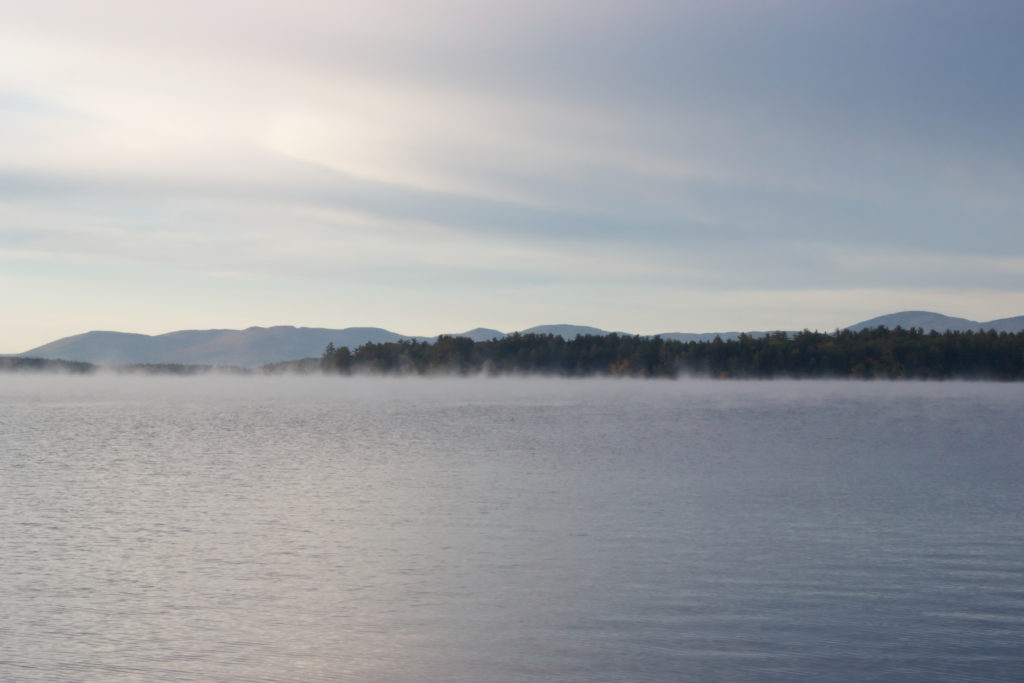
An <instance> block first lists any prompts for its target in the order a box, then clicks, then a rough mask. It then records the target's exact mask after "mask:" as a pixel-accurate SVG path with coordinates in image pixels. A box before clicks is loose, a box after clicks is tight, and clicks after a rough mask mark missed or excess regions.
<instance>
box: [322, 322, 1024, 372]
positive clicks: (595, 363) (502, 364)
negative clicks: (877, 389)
mask: <svg viewBox="0 0 1024 683" xmlns="http://www.w3.org/2000/svg"><path fill="white" fill-rule="evenodd" d="M320 365H321V367H322V368H323V369H324V370H326V371H329V372H341V373H352V372H374V373H398V374H434V373H458V374H469V373H488V374H503V373H530V374H549V375H565V376H587V375H620V376H637V377H677V376H680V375H701V376H710V377H733V378H758V379H770V378H776V377H792V378H813V377H850V378H864V379H870V378H888V379H897V378H920V379H951V378H972V379H999V380H1019V379H1022V378H1024V332H1021V333H1007V332H999V333H997V332H994V331H989V332H946V333H941V334H940V333H937V332H928V333H925V332H924V331H923V330H921V329H920V328H916V329H909V330H906V329H903V328H900V327H897V328H895V329H892V330H890V329H888V328H885V327H878V328H874V329H867V330H862V331H859V332H851V331H849V330H837V331H836V332H834V333H822V332H810V331H807V330H805V331H803V332H798V333H795V334H787V333H786V332H775V333H772V334H769V335H767V336H764V337H751V336H747V335H740V337H739V338H738V339H735V340H730V341H724V340H722V339H720V338H715V340H714V341H710V342H708V341H701V342H680V341H674V340H666V339H661V338H660V337H640V336H628V335H618V334H609V335H605V336H601V335H580V336H577V337H576V338H574V339H569V340H566V339H563V338H562V337H560V336H553V335H538V334H512V335H509V336H507V337H503V338H501V339H493V340H491V341H482V342H474V341H473V340H471V339H469V338H467V337H449V336H442V337H439V338H438V339H437V341H436V342H434V343H429V342H419V341H399V342H389V343H383V344H374V343H370V344H365V345H363V346H360V347H358V348H357V349H355V350H354V351H352V350H350V349H349V348H347V347H341V348H334V346H333V345H328V347H327V349H326V351H325V352H324V354H323V356H322V357H321V360H320Z"/></svg>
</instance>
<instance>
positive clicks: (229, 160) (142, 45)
mask: <svg viewBox="0 0 1024 683" xmlns="http://www.w3.org/2000/svg"><path fill="white" fill-rule="evenodd" d="M3 14H4V35H3V40H2V41H0V149H3V154H2V155H0V261H2V262H3V264H5V267H4V269H3V271H2V272H0V285H3V286H5V287H6V288H7V289H8V290H10V291H13V290H19V289H20V290H25V289H26V287H25V286H24V285H25V284H26V280H25V279H24V278H26V277H29V275H28V273H29V272H30V271H31V272H45V273H46V274H47V276H48V277H50V278H53V282H54V284H53V285H52V286H53V287H63V288H65V289H67V290H71V289H75V288H78V289H81V288H83V287H84V288H85V289H88V288H89V286H90V283H89V282H85V281H83V279H85V280H87V279H88V278H89V277H92V276H91V275H88V274H86V271H87V270H88V268H87V264H89V263H92V264H100V263H102V264H106V265H107V266H108V267H110V268H113V269H115V270H116V271H117V272H118V273H119V274H120V275H119V277H122V278H124V279H125V288H131V289H133V290H139V291H145V290H146V288H147V287H148V285H147V282H146V279H145V278H140V277H139V276H138V275H136V274H135V270H134V265H133V264H147V265H146V268H147V269H148V270H149V272H150V274H155V273H159V274H161V277H165V278H167V279H168V280H170V281H173V280H184V279H187V278H193V279H200V280H203V281H204V282H214V281H216V279H217V278H220V279H221V280H223V279H231V280H232V281H234V282H243V281H244V282H246V283H248V285H247V286H248V287H249V288H250V289H249V291H256V290H258V291H261V292H266V291H272V290H273V288H274V287H278V288H281V287H282V284H281V283H282V282H284V281H288V283H289V284H288V286H287V288H286V289H287V291H289V292H291V293H292V294H293V295H294V297H295V298H296V299H299V300H302V301H303V302H307V303H304V304H301V305H298V306H292V307H291V308H286V307H281V308H280V309H275V308H274V306H271V305H269V304H268V306H267V307H266V309H265V311H267V312H266V315H271V314H272V313H273V311H275V310H281V311H282V314H284V315H299V316H300V317H301V318H302V319H290V320H278V321H277V322H296V323H306V324H336V325H344V324H347V323H348V322H349V321H348V320H346V319H335V318H334V317H331V318H330V319H326V317H327V316H335V315H336V313H335V312H332V313H330V314H328V313H326V312H324V311H326V310H327V307H325V306H324V305H323V304H322V302H323V301H324V300H328V299H329V298H330V297H331V290H332V288H335V289H338V290H347V291H352V289H353V288H358V289H359V291H360V292H362V294H363V295H364V297H365V300H366V301H368V302H371V303H372V306H369V305H368V306H367V307H365V308H364V309H362V310H363V313H362V314H361V315H362V318H361V319H362V320H363V321H364V322H367V321H369V322H374V321H373V320H368V319H369V318H373V315H374V311H377V312H378V313H379V314H380V317H381V320H379V321H377V322H380V323H383V322H384V319H385V318H386V319H398V320H401V312H402V311H405V312H406V313H407V314H408V315H409V316H410V319H412V318H413V317H415V315H416V312H415V311H413V310H412V307H411V306H409V305H407V304H406V301H408V300H409V299H410V298H412V299H415V297H416V296H421V295H422V296H424V297H429V296H430V295H431V294H432V295H433V297H434V298H435V299H438V300H439V299H445V298H448V299H450V298H451V297H455V296H465V297H467V300H472V301H476V302H477V303H474V304H472V305H469V304H467V306H466V307H465V309H464V311H463V313H461V314H455V313H453V314H452V315H451V316H448V317H446V318H445V319H447V320H450V323H449V324H443V323H440V322H439V323H438V324H439V326H440V328H452V329H454V328H456V327H459V326H460V325H462V326H467V327H471V326H475V325H477V324H488V325H491V326H495V327H499V328H507V327H510V326H512V325H510V324H507V323H505V322H503V319H502V318H501V315H503V313H502V311H505V312H506V313H507V315H508V318H509V321H510V322H511V321H512V320H513V319H514V320H518V321H519V322H521V323H522V324H523V325H524V326H525V325H529V324H533V323H534V322H537V320H538V319H547V320H549V321H550V320H559V319H563V318H568V317H570V314H572V315H571V317H574V318H575V319H576V321H577V322H590V323H594V324H601V325H604V326H607V327H616V328H624V327H628V326H629V325H633V326H634V327H637V328H643V329H646V330H655V331H656V330H659V329H662V328H664V329H670V328H676V329H690V328H692V329H708V327H709V326H711V325H712V322H715V324H718V323H723V324H724V322H725V321H728V320H732V321H735V322H734V323H732V324H730V325H728V326H729V327H734V328H735V327H744V326H752V325H753V321H754V320H759V319H762V318H763V316H762V315H761V313H760V312H762V311H769V312H771V314H772V315H777V316H779V317H780V322H779V323H778V326H784V324H783V322H782V319H786V320H790V321H793V320H795V319H797V318H799V319H802V320H809V319H810V318H813V316H814V315H822V316H825V317H828V316H827V313H828V310H827V309H828V305H829V304H828V303H827V302H832V303H831V305H832V306H833V308H834V309H835V312H836V313H835V316H834V317H839V318H844V319H846V318H854V319H856V317H857V315H859V313H857V312H861V311H864V312H867V313H870V314H871V315H874V314H877V313H882V312H886V311H887V310H889V309H891V308H893V306H894V304H895V302H896V301H900V302H904V301H905V302H906V305H907V306H908V307H912V308H926V307H928V305H929V302H930V303H934V304H936V307H938V308H943V309H944V307H943V306H942V305H941V303H942V302H943V301H953V300H954V299H955V300H959V299H956V297H952V298H951V295H950V292H952V291H961V292H963V294H962V297H966V299H964V301H965V303H964V306H965V307H966V308H968V309H969V308H970V305H968V303H966V302H967V301H968V300H969V301H972V302H973V305H974V306H976V307H978V308H986V307H987V308H988V309H992V308H996V307H1000V306H1002V307H1003V310H1002V311H1001V314H1003V315H1013V314H1016V313H1018V311H1016V310H1015V309H1013V307H1014V306H1016V305H1017V303H1018V302H1017V299H1015V298H1014V295H1013V291H1015V290H1020V289H1021V288H1022V285H1024V279H1022V278H1024V273H1021V270H1020V268H1019V263H1020V260H1021V258H1024V231H1020V230H1019V229H1017V228H1018V227H1019V224H1020V221H1021V219H1022V218H1024V192H1021V189H1022V187H1024V142H1022V140H1024V138H1021V136H1020V135H1019V132H1018V128H1019V121H1020V120H1021V118H1022V117H1024V96H1022V95H1021V89H1020V88H1017V87H1015V84H1016V82H1017V81H1019V76H1020V75H1021V74H1020V70H1021V67H1020V65H1021V64H1024V51H1022V50H1024V48H1022V44H1021V42H1020V41H1019V40H1018V39H1017V37H1016V35H1015V33H1014V31H1013V28H1012V27H1015V26H1019V25H1020V22H1021V20H1024V10H1022V9H1021V6H1020V5H1019V3H1010V2H992V3H981V4H977V3H972V4H963V3H944V2H939V3H935V2H923V1H922V2H908V3H894V4H893V3H891V4H884V3H859V4H847V5H836V4H821V3H815V2H804V1H803V0H788V1H785V2H778V3H756V4H751V3H745V2H723V3H703V2H701V3H698V2H661V1H660V0H644V1H642V2H639V3H629V4H624V3H620V2H603V1H601V2H582V1H576V0H570V1H567V2H559V3H554V4H552V3H550V2H540V1H539V0H525V1H524V2H518V3H478V2H467V1H464V0H441V1H440V2H436V1H432V2H420V1H414V0H400V1H398V2H389V3H385V4H383V5H381V6H369V5H366V3H355V2H327V1H323V2H321V1H319V0H304V1H303V2H298V3H295V2H291V3H284V2H278V1H276V0H274V1H268V2H261V3H251V2H241V1H236V0H225V1H224V2H217V3H200V2H197V1H195V0H181V1H180V2H176V3H137V2H130V1H128V0H96V1H95V2H90V3H80V2H72V1H70V0H69V1H56V0H40V1H38V2H33V3H14V2H8V3H4V5H3ZM69 264H79V265H80V266H81V267H82V268H85V270H81V269H77V270H76V268H77V266H71V265H69ZM62 268H64V269H65V272H66V274H65V275H61V269H62ZM208 278H213V280H208ZM260 278H268V279H267V280H265V281H261V280H260ZM271 280H272V281H273V282H274V285H270V284H267V283H269V282H270V281H271ZM867 282H870V283H871V284H872V288H868V289H865V283H867ZM261 283H262V284H261ZM366 287H375V288H376V289H375V290H374V292H375V293H374V294H373V295H372V296H369V295H368V294H367V293H368V292H369V291H370V290H368V289H366ZM411 289H415V290H416V292H417V294H416V295H415V296H414V295H413V294H412V293H410V290H411ZM470 290H472V293H470ZM166 291H167V290H164V289H160V288H154V289H153V290H152V296H153V297H154V298H157V299H161V304H162V305H163V306H164V307H165V308H167V309H168V310H169V309H170V308H174V309H175V313H174V315H176V316H177V318H175V319H181V318H183V317H187V315H188V314H189V313H188V310H187V308H186V306H189V307H192V309H193V313H194V314H195V315H196V316H197V318H202V319H208V318H209V315H208V314H209V311H210V309H209V308H207V309H205V311H206V312H201V311H200V309H202V307H203V303H202V302H201V301H200V300H198V299H191V300H188V301H187V302H186V301H181V302H176V301H174V300H173V299H171V298H167V293H166ZM225 291H227V290H225ZM232 291H234V290H232ZM460 291H461V294H460V293H459V292H460ZM541 291H543V294H540V293H539V292H541ZM884 291H892V292H900V293H901V294H900V295H899V296H896V295H894V296H891V297H886V296H884V295H879V296H877V297H876V296H875V295H874V294H873V293H874V292H884ZM682 292H690V293H691V294H687V295H685V296H684V295H683V294H681V293H682ZM752 292H767V293H768V294H767V295H770V296H776V295H778V297H779V298H778V301H780V302H783V303H780V304H779V305H778V306H774V305H768V304H767V303H765V302H764V301H763V297H761V296H754V295H753V294H751V293H752ZM779 292H791V293H793V292H807V293H808V294H807V296H806V298H800V297H798V296H796V295H795V294H789V295H785V296H783V295H780V294H779ZM813 292H820V293H821V294H820V296H819V295H814V294H813ZM837 292H847V293H848V295H845V294H844V295H841V296H840V295H837V294H836V293H837ZM940 292H941V294H937V293H940ZM979 292H983V293H984V294H983V295H982V294H978V293H979ZM225 296H227V294H225ZM232 296H235V297H240V298H244V297H245V296H246V295H245V293H244V288H243V289H241V290H237V291H234V294H232ZM815 296H819V298H815ZM915 297H916V298H915ZM485 300H487V301H488V304H487V306H485V305H484V304H483V303H482V302H483V301H485ZM48 301H49V300H48ZM54 301H57V302H59V298H57V299H55V300H54ZM744 301H746V302H748V303H747V304H743V303H742V302H744ZM818 301H821V302H823V303H822V304H821V306H819V305H818V303H816V302H818ZM638 302H643V303H642V304H641V303H638ZM708 302H710V303H708ZM755 302H756V303H755ZM915 302H916V303H915ZM236 303H237V304H238V305H237V306H236V310H243V309H244V310H245V311H248V312H249V314H250V315H251V314H252V312H253V311H254V310H257V309H254V308H253V306H251V305H249V303H248V302H246V303H245V305H244V306H243V305H242V303H241V301H240V300H239V301H236ZM42 304H43V301H42V299H40V305H42ZM47 305H54V304H52V302H51V303H48V304H47ZM57 305H59V304H57ZM786 306H790V307H793V310H794V311H796V312H795V313H793V314H792V315H789V316H788V317H787V316H786V315H785V313H786V311H787V310H790V309H786V308H785V307H786ZM873 306H880V309H875V308H872V307H873ZM758 307H759V308H758ZM867 309H871V310H867ZM451 310H453V311H454V308H453V309H451ZM531 310H534V311H536V312H537V316H538V317H537V318H531V319H528V320H527V319H525V318H530V316H529V311H531ZM481 311H486V312H487V314H488V315H493V316H495V317H494V318H489V319H487V320H483V319H481V320H469V319H468V318H469V317H470V316H471V315H472V314H479V313H480V312H481ZM560 311H561V313H560ZM615 311H618V312H617V313H615ZM955 312H957V313H959V314H962V315H966V316H968V317H972V315H980V314H972V312H971V310H959V311H955ZM583 313H586V314H588V315H594V316H599V317H601V319H600V320H598V319H596V318H595V319H586V316H583V319H580V317H579V315H577V314H580V315H582V314H583ZM855 313H856V315H855ZM135 315H138V314H137V313H136V314H135ZM437 315H438V314H435V317H436V316H437ZM444 315H447V314H444ZM444 315H443V316H442V317H444ZM614 315H620V316H621V318H614ZM730 316H732V317H730ZM994 317H998V315H996V316H994ZM68 319H69V320H71V319H72V318H71V317H69V318H68ZM75 319H76V320H77V318H75ZM132 319H133V318H131V316H129V317H127V318H125V320H124V324H123V325H121V326H122V327H125V328H131V327H132V326H133V325H132ZM25 320H26V322H24V323H18V324H16V325H15V326H17V325H20V327H18V329H20V330H21V331H20V332H18V333H17V334H19V335H31V334H32V332H31V331H30V330H31V328H32V323H31V322H30V321H29V319H28V318H26V319H25ZM235 320H237V318H236V319H235ZM616 320H622V322H616ZM627 321H632V322H627ZM746 321H750V322H749V323H748V322H746ZM247 322H251V321H240V320H238V322H236V323H232V322H231V321H229V320H225V321H224V322H223V323H222V324H241V323H247ZM846 322H853V320H846ZM806 324H808V325H810V324H812V322H810V321H809V322H807V323H806ZM11 329H14V327H12V328H11ZM74 331H77V330H70V329H69V330H68V333H71V332H74ZM426 331H429V330H426ZM12 339H13V338H12ZM38 341H40V342H42V341H46V339H38ZM2 343H3V340H2V339H0V344H2ZM10 343H12V344H14V343H15V342H14V341H11V342H10Z"/></svg>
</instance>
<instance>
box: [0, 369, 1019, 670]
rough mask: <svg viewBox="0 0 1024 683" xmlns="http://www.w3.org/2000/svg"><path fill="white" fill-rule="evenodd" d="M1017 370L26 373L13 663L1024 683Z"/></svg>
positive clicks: (9, 548) (14, 437) (4, 542)
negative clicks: (845, 377)
mask: <svg viewBox="0 0 1024 683" xmlns="http://www.w3.org/2000/svg"><path fill="white" fill-rule="evenodd" d="M1022 414H1024V386H1022V385H1019V384H991V383H890V382H869V383H864V382H783V381H777V382H714V381H703V380H700V381H698V380H694V381H686V380H680V381H653V380H651V381H642V380H611V379H588V380H565V379H541V378H498V379H485V378H473V379H454V378H445V379H422V378H403V379H397V378H379V377H378V378H358V377H353V378H339V377H306V378H298V377H273V378H264V377H187V378H179V377H132V376H129V377H124V376H112V375H111V376H105V375H95V376H89V377H68V376H64V377H61V376H13V375H12V376H3V377H0V605H2V606H3V608H2V609H0V679H3V680H55V679H56V680H247V681H248V680H353V681H367V680H369V681H395V680H398V681H432V680H460V681H480V680H496V681H550V680H565V681H621V680H636V681H643V680H647V681H676V680H694V681H706V680H728V681H734V680H777V681H788V680H922V681H924V680H927V681H935V680H1005V681H1010V680H1017V679H1018V677H1019V672H1020V671H1021V670H1024V654H1022V653H1024V551H1022V550H1021V549H1022V548H1024V519H1022V517H1021V510H1022V509H1024V455H1022V451H1024V449H1022V448H1021V444H1022V443H1024V424H1022V422H1024V421H1022V420H1021V415H1022Z"/></svg>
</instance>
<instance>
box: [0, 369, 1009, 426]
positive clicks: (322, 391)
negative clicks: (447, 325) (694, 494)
mask: <svg viewBox="0 0 1024 683" xmlns="http://www.w3.org/2000/svg"><path fill="white" fill-rule="evenodd" d="M993 392H995V393H994V394H993ZM981 395H984V396H988V397H992V396H993V395H994V396H996V397H997V398H1000V399H1004V400H1005V401H1006V402H1007V403H1008V404H1009V403H1013V402H1018V403H1019V401H1020V400H1021V398H1022V395H1021V385H1020V384H1018V383H993V382H970V381H950V382H863V381H849V380H817V381H813V382H806V381H800V380H792V379H779V380H774V381H771V382H752V381H737V382H723V381H720V380H715V379H711V378H707V377H704V378H690V379H680V380H678V381H669V382H651V381H646V380H642V379H639V378H613V377H590V378H564V377H541V376H510V375H506V376H499V377H490V376H486V375H476V376H472V377H452V376H447V375H446V376H433V377H423V376H380V375H352V376H344V377H337V376H328V375H323V374H314V375H277V376H268V375H261V374H248V375H232V374H221V373H208V374H204V375H190V376H187V377H182V376H174V375H152V374H150V375H146V374H119V373H114V372H96V373H93V374H88V375H83V374H57V373H34V374H28V373H9V374H6V375H5V376H3V378H2V379H0V405H2V404H3V403H18V404H21V405H25V404H31V403H37V404H40V405H58V404H73V403H79V402H81V403H94V402H110V401H113V402H118V403H122V402H123V403H125V404H126V405H127V404H135V403H140V402H141V403H147V404H154V403H155V404H160V403H169V404H170V403H174V404H181V403H188V404H190V405H192V406H193V407H194V409H195V410H203V409H204V406H208V407H209V406H216V405H224V404H248V405H264V406H266V409H267V410H272V411H276V410H279V409H280V407H281V406H282V405H288V406H291V407H292V408H295V409H298V408H300V407H304V408H302V410H303V411H305V412H308V414H310V415H314V414H315V415H321V414H322V415H324V416H325V419H329V418H330V415H331V414H332V412H333V411H334V410H337V409H339V407H340V408H342V409H344V406H349V407H350V408H351V409H358V406H360V405H364V404H377V403H379V404H389V405H395V406H398V405H405V404H422V403H429V404H433V405H437V406H460V405H464V406H471V405H477V404H495V403H497V404H510V405H520V404H521V405H531V406H539V407H543V406H559V405H568V404H591V403H594V404H598V403H600V404H603V405H605V406H606V407H607V406H608V405H615V404H616V402H618V401H623V402H633V401H637V400H639V401H641V402H648V401H649V402H652V405H653V404H658V403H663V402H670V403H672V402H681V403H680V405H690V404H691V403H690V399H692V400H695V401H699V402H700V403H703V404H705V405H708V404H710V405H711V406H712V407H715V406H717V407H718V408H721V409H722V410H733V409H736V408H737V407H738V406H740V405H746V406H747V407H748V408H749V406H750V405H764V406H769V405H771V406H775V407H776V408H777V407H778V406H779V405H780V404H783V405H786V404H788V405H789V406H790V407H791V408H793V409H801V406H804V407H806V408H807V409H808V410H811V409H813V407H814V406H815V405H816V404H817V403H818V402H820V401H838V402H839V403H842V402H843V401H856V400H860V399H863V398H864V397H871V398H872V399H879V400H902V399H914V398H915V397H929V398H964V397H971V396H981ZM752 398H756V402H755V403H754V404H751V402H750V401H751V399H752ZM737 419H743V415H742V414H737Z"/></svg>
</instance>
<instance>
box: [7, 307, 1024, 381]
mask: <svg viewBox="0 0 1024 683" xmlns="http://www.w3.org/2000/svg"><path fill="white" fill-rule="evenodd" d="M880 325H881V326H884V327H889V328H894V327H897V326H900V327H903V328H911V327H920V328H923V329H925V330H926V331H929V330H933V329H934V330H936V331H939V332H943V331H945V330H952V331H961V332H963V331H967V330H988V329H995V330H996V331H997V332H1020V331H1024V316H1017V317H1014V318H1001V319H999V320H992V321H989V322H975V321H972V320H967V319H966V318H953V317H950V316H946V315H942V314H940V313H931V312H928V311H902V312H900V313H890V314H888V315H883V316H880V317H877V318H871V319H870V320H865V321H863V322H859V323H856V324H854V325H851V326H850V327H849V328H847V329H850V330H854V331H857V330H861V329H864V328H872V327H878V326H880ZM531 333H532V334H554V335H561V336H562V337H564V338H566V339H571V338H574V337H575V336H576V335H580V334H584V335H585V334H596V335H607V334H611V333H610V332H608V331H606V330H602V329H599V328H596V327H588V326H586V325H566V324H556V325H538V326H536V327H530V328H527V329H525V330H520V334H531ZM507 334H509V333H505V332H501V331H499V330H494V329H489V328H482V327H478V328H475V329H472V330H467V331H466V332H462V333H455V334H453V335H452V336H465V337H469V338H470V339H473V340H474V341H489V340H491V339H500V338H501V337H504V336H506V335H507ZM618 334H627V335H632V333H629V332H619V333H618ZM740 334H741V333H740V332H704V333H690V332H666V333H663V334H661V335H659V336H661V337H662V338H663V339H674V340H678V341H683V342H689V341H711V340H713V339H714V338H715V337H721V338H722V339H723V340H730V339H735V338H737V337H739V335H740ZM744 334H747V335H749V336H752V337H762V336H764V335H766V334H769V332H763V331H761V332H746V333H744ZM434 339H436V337H414V336H410V335H403V334H398V333H396V332H391V331H390V330H385V329H383V328H380V327H347V328H344V329H327V328H320V327H292V326H285V325H281V326H276V327H250V328H248V329H245V330H226V329H217V330H179V331H176V332H168V333H166V334H159V335H146V334H135V333H129V332H109V331H93V332H86V333H85V334H79V335H75V336H71V337H65V338H63V339H58V340H56V341H53V342H50V343H49V344H44V345H42V346H39V347H36V348H34V349H30V350H28V351H25V352H24V353H20V354H15V355H17V356H19V357H23V358H48V359H60V360H65V361H78V362H84V363H96V364H100V365H129V364H139V363H149V364H157V363H168V364H184V365H213V366H237V367H243V368H253V367H259V366H261V365H267V364H270V363H278V362H282V361H291V360H297V359H300V358H310V357H319V356H320V355H321V354H322V353H323V351H324V349H325V348H326V347H327V344H329V343H330V344H334V346H335V347H342V346H347V347H349V348H351V349H354V348H357V347H359V346H362V345H364V344H367V343H376V344H381V343H386V342H396V341H401V340H419V341H433V340H434Z"/></svg>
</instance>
